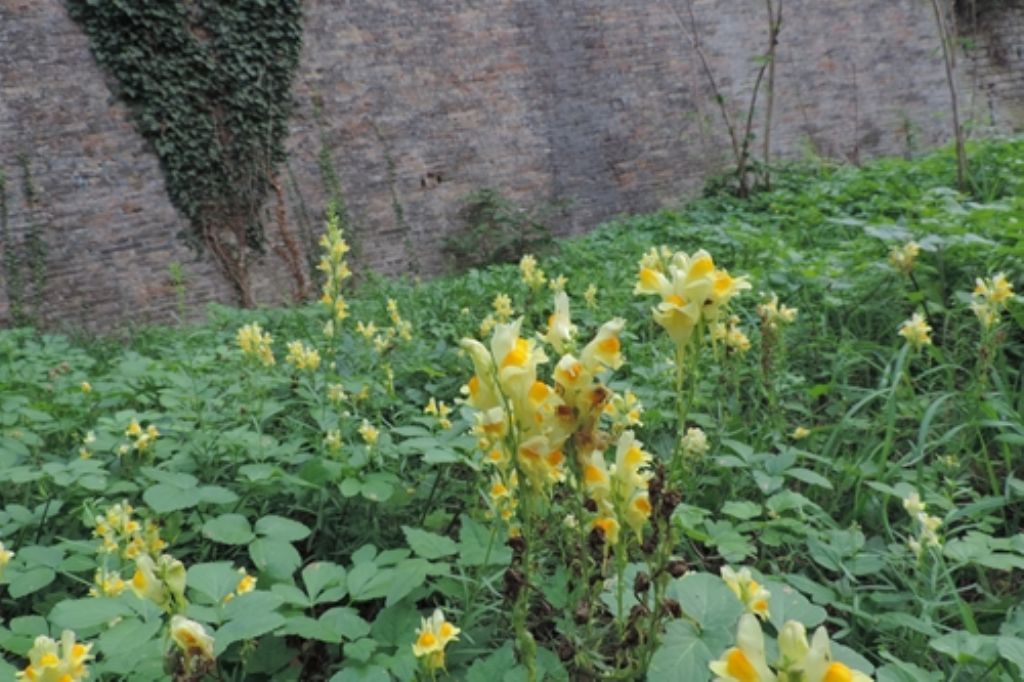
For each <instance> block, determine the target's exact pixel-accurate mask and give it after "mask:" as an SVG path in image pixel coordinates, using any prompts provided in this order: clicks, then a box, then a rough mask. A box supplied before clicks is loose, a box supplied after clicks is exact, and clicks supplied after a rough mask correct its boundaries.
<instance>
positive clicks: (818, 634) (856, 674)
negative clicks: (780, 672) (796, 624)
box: [800, 626, 872, 682]
mask: <svg viewBox="0 0 1024 682" xmlns="http://www.w3.org/2000/svg"><path fill="white" fill-rule="evenodd" d="M800 668H801V670H803V673H804V677H803V679H804V680H806V682H872V681H871V677H870V676H869V675H865V674H864V673H862V672H860V671H859V670H853V669H852V668H850V667H849V666H847V665H846V664H844V663H840V662H839V661H836V660H834V659H833V658H832V647H831V644H830V642H829V638H828V631H826V630H825V628H824V626H822V627H820V628H818V629H817V631H815V633H814V637H813V639H811V646H810V648H809V650H808V651H807V657H806V659H805V660H804V663H803V665H802V666H801V667H800Z"/></svg>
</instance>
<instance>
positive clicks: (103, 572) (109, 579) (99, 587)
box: [89, 567, 128, 597]
mask: <svg viewBox="0 0 1024 682" xmlns="http://www.w3.org/2000/svg"><path fill="white" fill-rule="evenodd" d="M127 587H128V583H126V582H125V581H124V578H122V577H121V573H120V572H119V571H108V570H107V569H106V567H103V568H97V569H96V574H95V575H94V576H93V586H92V587H90V588H89V596H90V597H116V596H118V595H120V594H121V593H122V592H124V591H125V588H127Z"/></svg>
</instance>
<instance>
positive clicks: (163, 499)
mask: <svg viewBox="0 0 1024 682" xmlns="http://www.w3.org/2000/svg"><path fill="white" fill-rule="evenodd" d="M142 499H143V501H144V502H145V503H146V505H148V506H149V508H150V509H152V510H153V511H155V512H156V513H157V514H167V513H170V512H173V511H178V510H180V509H190V508H192V507H194V506H196V505H197V504H199V499H200V496H199V491H198V490H197V489H195V488H178V487H176V486H173V485H169V484H167V483H157V484H156V485H154V486H151V487H149V488H146V491H145V492H143V493H142Z"/></svg>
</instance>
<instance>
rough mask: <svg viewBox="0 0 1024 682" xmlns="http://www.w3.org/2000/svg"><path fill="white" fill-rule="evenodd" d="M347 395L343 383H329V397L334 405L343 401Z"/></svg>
mask: <svg viewBox="0 0 1024 682" xmlns="http://www.w3.org/2000/svg"><path fill="white" fill-rule="evenodd" d="M346 397H347V396H346V395H345V388H344V387H343V386H342V385H341V384H328V385H327V399H328V400H330V401H331V403H333V404H334V405H338V404H340V403H342V402H343V401H344V400H345V398H346Z"/></svg>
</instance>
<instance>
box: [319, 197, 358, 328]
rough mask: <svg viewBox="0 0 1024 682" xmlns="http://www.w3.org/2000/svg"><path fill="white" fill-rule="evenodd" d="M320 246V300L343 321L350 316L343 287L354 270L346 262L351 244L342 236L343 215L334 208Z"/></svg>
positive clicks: (332, 313)
mask: <svg viewBox="0 0 1024 682" xmlns="http://www.w3.org/2000/svg"><path fill="white" fill-rule="evenodd" d="M320 247H321V248H322V249H323V251H322V252H321V256H320V263H319V264H318V265H317V270H319V271H320V272H322V273H324V286H323V291H322V294H321V296H320V302H321V303H323V304H324V306H325V307H326V308H327V310H328V311H329V312H330V314H331V317H332V318H333V319H334V320H337V321H338V322H341V321H342V320H344V319H345V318H346V317H348V303H347V302H346V301H345V297H344V296H343V295H342V293H341V287H342V284H343V283H344V282H345V280H346V279H348V278H349V277H351V276H352V271H351V270H349V267H348V263H346V262H345V254H347V253H348V252H349V246H348V244H347V243H346V242H345V239H344V237H343V236H342V230H341V217H340V216H339V215H338V212H337V211H333V210H332V211H329V212H328V214H327V229H326V231H325V232H324V235H323V236H322V237H320Z"/></svg>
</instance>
